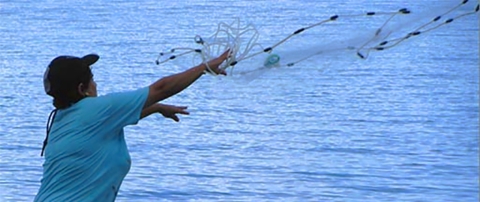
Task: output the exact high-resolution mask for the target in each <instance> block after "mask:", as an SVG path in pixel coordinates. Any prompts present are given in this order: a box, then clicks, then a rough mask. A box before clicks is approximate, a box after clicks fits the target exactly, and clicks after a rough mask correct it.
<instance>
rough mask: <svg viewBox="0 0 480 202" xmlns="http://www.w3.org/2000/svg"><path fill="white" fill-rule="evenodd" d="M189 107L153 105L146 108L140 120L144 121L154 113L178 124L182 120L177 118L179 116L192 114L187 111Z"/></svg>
mask: <svg viewBox="0 0 480 202" xmlns="http://www.w3.org/2000/svg"><path fill="white" fill-rule="evenodd" d="M186 109H187V107H183V106H182V107H179V106H174V105H166V104H160V103H157V104H153V105H150V106H149V107H147V108H144V109H143V110H142V114H141V115H140V119H143V118H145V117H147V116H150V115H152V114H154V113H160V114H162V115H163V116H164V117H165V118H171V119H173V120H174V121H176V122H178V121H180V119H179V118H178V117H177V114H184V115H188V114H190V113H189V112H187V111H186Z"/></svg>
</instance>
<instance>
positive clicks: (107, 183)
mask: <svg viewBox="0 0 480 202" xmlns="http://www.w3.org/2000/svg"><path fill="white" fill-rule="evenodd" d="M147 97H148V87H146V88H141V89H138V90H135V91H129V92H122V93H112V94H108V95H105V96H99V97H88V98H84V99H82V100H80V101H79V102H77V103H76V104H74V105H73V106H71V107H69V108H67V109H64V110H58V111H57V114H56V116H55V119H54V121H53V124H52V128H51V131H50V135H49V138H48V144H47V146H46V148H45V162H44V164H43V178H42V180H41V186H40V190H39V192H38V194H37V196H36V197H35V201H38V202H43V201H48V202H55V201H59V202H65V201H69V202H74V201H82V202H88V201H102V202H103V201H114V200H115V198H116V195H117V193H118V190H119V188H120V185H121V184H122V181H123V179H124V178H125V176H126V175H127V173H128V171H129V170H130V165H131V160H130V154H129V153H128V149H127V145H126V143H125V137H124V133H123V128H124V127H125V126H127V125H134V124H136V123H137V122H138V121H139V120H140V115H141V112H142V109H143V106H144V104H145V101H146V99H147Z"/></svg>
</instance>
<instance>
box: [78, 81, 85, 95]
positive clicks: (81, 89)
mask: <svg viewBox="0 0 480 202" xmlns="http://www.w3.org/2000/svg"><path fill="white" fill-rule="evenodd" d="M77 92H78V94H80V95H83V96H86V92H85V86H84V85H83V83H80V84H78V86H77Z"/></svg>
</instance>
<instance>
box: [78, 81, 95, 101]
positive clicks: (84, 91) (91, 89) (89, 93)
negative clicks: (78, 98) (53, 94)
mask: <svg viewBox="0 0 480 202" xmlns="http://www.w3.org/2000/svg"><path fill="white" fill-rule="evenodd" d="M78 93H79V94H80V95H82V96H86V97H97V83H95V81H94V80H93V77H92V79H91V80H90V82H89V83H88V86H87V88H84V86H83V83H81V84H79V85H78Z"/></svg>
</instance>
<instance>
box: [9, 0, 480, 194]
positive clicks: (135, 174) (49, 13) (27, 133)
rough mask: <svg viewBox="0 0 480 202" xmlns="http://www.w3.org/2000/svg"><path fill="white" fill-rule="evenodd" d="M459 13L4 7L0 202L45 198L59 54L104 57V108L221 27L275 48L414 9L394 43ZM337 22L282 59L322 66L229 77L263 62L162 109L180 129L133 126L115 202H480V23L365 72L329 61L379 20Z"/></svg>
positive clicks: (361, 63) (148, 1)
mask: <svg viewBox="0 0 480 202" xmlns="http://www.w3.org/2000/svg"><path fill="white" fill-rule="evenodd" d="M460 2H461V1H457V0H451V1H427V0H421V1H400V0H391V1H380V0H370V1H358V0H346V1H333V0H318V1H317V0H285V1H266V0H264V1H261V0H251V1H247V0H242V1H227V0H217V1H206V0H204V1H202V0H188V1H178V2H175V1H163V0H160V1H153V0H137V1H127V0H116V1H93V0H86V1H72V0H64V1H52V0H46V1H31V0H18V1H6V0H0V86H1V88H0V142H1V144H0V156H1V158H0V201H32V200H33V198H34V196H35V194H36V192H37V190H38V188H39V185H40V179H41V177H42V167H41V166H42V163H43V158H42V157H40V149H41V146H42V141H43V139H44V136H45V125H46V119H47V117H48V114H49V112H50V111H51V110H52V105H51V99H50V98H49V97H48V96H46V95H45V94H44V93H43V86H42V76H43V72H44V70H45V68H46V66H47V65H48V63H49V62H50V60H51V59H53V58H54V57H56V56H58V55H65V54H68V55H77V56H81V55H85V54H88V53H98V54H99V55H100V56H101V59H100V61H99V62H98V63H97V64H95V66H94V69H93V71H94V74H95V79H96V80H97V85H98V90H99V93H100V94H106V93H110V92H116V91H123V90H130V89H135V88H139V87H143V86H146V85H149V84H151V83H152V82H154V81H156V80H157V79H160V78H162V77H164V76H167V75H170V74H173V73H176V72H180V71H182V70H185V69H187V68H188V67H189V66H193V65H194V64H193V62H191V61H189V60H182V59H179V60H178V61H177V62H174V61H172V62H171V63H166V64H163V65H161V66H157V65H155V59H156V57H157V55H158V53H159V52H161V51H165V50H168V49H170V48H172V47H178V46H194V45H195V44H194V43H193V37H194V36H195V35H196V34H200V35H203V36H208V35H209V34H211V33H213V32H214V31H215V29H216V26H217V24H218V23H220V22H231V21H233V20H234V19H240V20H242V21H246V22H249V23H252V24H254V25H255V26H256V27H257V28H258V30H259V33H260V39H259V42H261V43H264V44H273V43H275V42H277V41H279V40H281V39H282V38H283V37H285V36H287V35H289V34H291V33H292V32H293V31H295V30H297V29H298V28H301V27H304V26H307V25H310V24H313V23H316V22H319V21H321V20H324V19H328V18H329V17H330V16H332V15H334V14H343V15H349V14H355V13H356V14H358V13H364V12H366V11H377V12H379V11H396V10H398V9H400V8H404V7H406V8H409V9H411V10H412V14H415V17H413V18H406V17H405V16H403V17H405V18H400V19H406V20H403V21H402V20H400V21H396V22H395V23H396V24H394V25H395V26H392V27H390V28H389V31H392V33H394V34H395V33H398V31H400V30H402V29H404V28H409V27H411V26H413V24H416V23H426V22H429V21H431V20H432V19H433V18H432V17H435V16H437V15H441V14H442V13H443V11H447V10H449V9H450V8H452V7H453V6H455V5H457V4H459V3H460ZM476 4H477V2H476V1H469V2H468V3H467V4H466V5H464V6H463V7H461V8H459V9H457V10H455V11H454V12H453V13H451V15H450V16H452V17H454V16H457V15H459V14H462V13H465V12H470V11H472V10H473V9H474V7H475V5H476ZM400 17H402V16H400ZM445 19H447V18H442V20H445ZM338 21H339V22H338V24H337V25H335V24H332V25H325V26H319V27H318V29H317V28H315V29H312V30H308V31H305V32H304V33H303V34H302V35H301V36H296V37H294V38H292V40H291V43H289V44H285V46H282V47H279V53H280V56H281V57H282V58H283V57H285V58H288V57H293V58H295V57H299V56H300V55H306V54H310V53H312V52H314V51H324V52H325V54H322V55H318V56H315V57H312V58H311V59H310V60H308V61H305V62H303V63H299V64H297V65H295V66H294V67H293V68H278V69H270V70H265V71H262V72H261V74H258V75H255V76H251V75H249V76H242V75H239V74H235V71H237V70H238V71H241V70H242V68H244V69H247V68H250V67H254V66H255V65H257V63H259V64H261V63H263V59H262V58H258V59H253V60H251V61H245V62H243V63H239V64H238V65H237V66H236V67H235V69H234V71H233V72H232V74H230V75H229V76H227V77H214V76H208V75H207V76H203V77H202V78H200V79H199V80H198V81H197V82H196V83H194V84H193V85H192V86H191V87H189V88H188V89H186V90H185V91H183V92H182V93H180V94H178V95H176V96H174V97H171V98H169V99H167V100H164V101H163V102H164V103H167V104H175V105H182V106H183V105H184V106H188V107H189V108H188V110H189V111H190V113H191V114H190V115H189V116H182V117H180V118H181V121H180V122H179V123H175V122H173V121H171V120H166V119H164V118H163V117H162V116H161V115H154V116H151V117H148V118H146V119H144V120H142V121H141V122H140V123H139V124H138V125H135V126H129V127H127V128H126V137H127V143H128V146H129V149H130V153H131V156H132V168H131V170H130V173H129V174H128V175H127V177H126V178H125V181H124V183H123V185H122V187H121V190H120V192H119V195H118V198H117V201H448V202H450V201H459V202H469V201H478V200H479V177H478V173H479V158H478V156H479V153H478V148H479V147H478V145H479V144H478V143H479V140H478V136H479V135H478V134H479V124H478V122H479V117H478V113H479V108H478V103H479V99H478V93H479V91H478V87H479V71H478V70H479V18H478V14H475V15H469V16H466V17H463V18H459V19H455V20H454V21H453V22H452V23H450V24H448V25H445V26H443V27H440V28H438V29H435V30H433V31H431V32H428V33H425V34H421V35H419V36H417V37H413V38H411V39H409V40H407V41H405V43H402V44H399V45H398V46H396V47H394V48H392V49H389V50H385V51H382V52H374V53H373V52H372V53H371V54H370V57H369V58H367V59H366V60H362V59H359V58H358V57H356V56H355V54H354V52H349V51H345V50H344V51H332V49H331V47H332V46H335V45H338V44H340V43H341V42H342V41H349V43H350V42H351V43H354V42H355V43H358V42H359V41H360V40H361V39H362V38H364V37H365V36H369V35H368V34H372V31H371V30H375V29H376V28H378V25H379V23H380V25H381V23H382V22H383V20H380V19H378V18H368V19H367V18H366V17H359V18H351V19H347V20H345V21H341V19H340V18H339V20H338ZM342 23H343V24H342ZM364 31H365V32H364Z"/></svg>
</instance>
